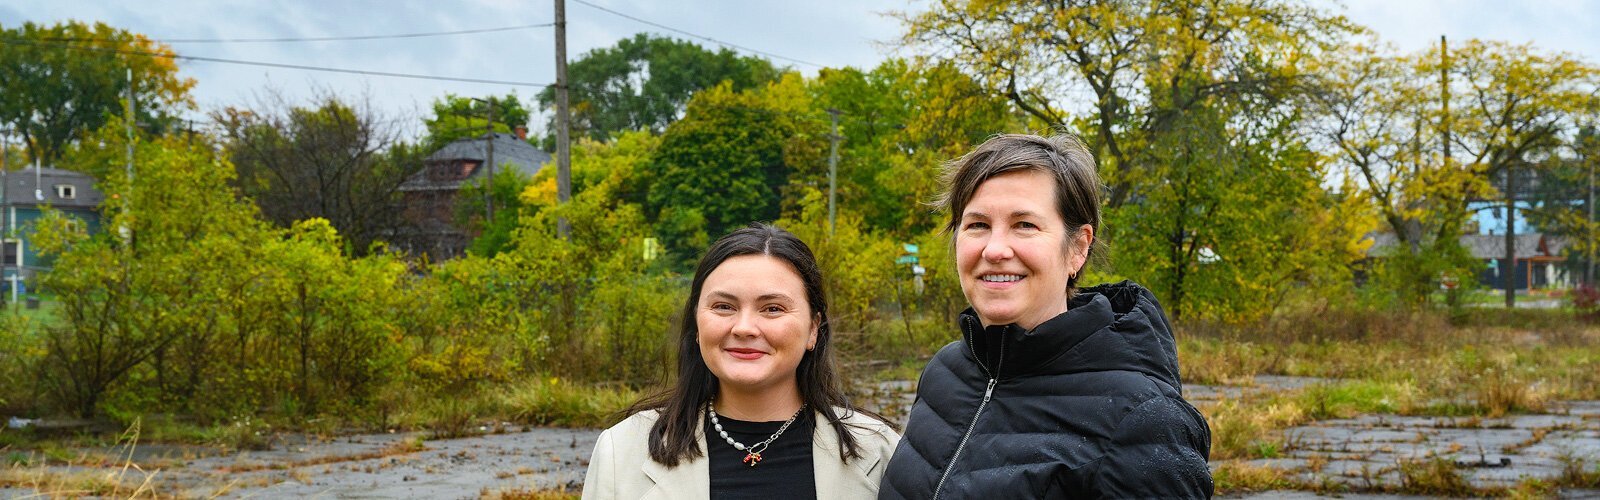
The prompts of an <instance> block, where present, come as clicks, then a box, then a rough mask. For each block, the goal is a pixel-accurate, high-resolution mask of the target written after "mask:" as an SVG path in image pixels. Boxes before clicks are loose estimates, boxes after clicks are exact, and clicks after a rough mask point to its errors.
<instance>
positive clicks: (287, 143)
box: [213, 92, 417, 255]
mask: <svg viewBox="0 0 1600 500" xmlns="http://www.w3.org/2000/svg"><path fill="white" fill-rule="evenodd" d="M254 108H255V109H242V108H232V107H230V108H225V109H223V110H221V111H218V112H216V113H214V114H213V118H215V119H216V120H217V122H218V123H220V124H221V125H222V129H223V137H224V146H223V147H224V151H225V152H226V153H227V156H228V159H229V160H230V162H231V163H232V164H233V166H234V168H235V169H237V175H236V176H234V177H233V184H234V185H235V186H236V187H237V189H238V190H239V192H240V193H242V194H244V195H245V196H247V197H249V198H250V199H252V200H254V201H255V202H256V205H257V206H259V207H260V208H261V215H262V216H264V217H265V218H266V219H267V220H269V221H271V222H273V223H274V224H277V225H278V226H279V227H282V228H289V227H291V226H293V225H294V224H295V223H297V222H300V221H305V220H310V219H313V218H321V219H326V220H328V221H329V222H331V223H332V224H333V226H334V227H335V228H337V229H338V230H339V231H340V232H341V233H342V235H343V238H342V239H343V240H346V241H348V242H349V244H350V245H351V247H352V248H351V249H350V250H351V251H352V252H353V253H355V254H358V255H364V254H365V253H366V252H367V249H368V247H369V246H370V245H371V244H372V242H374V241H377V240H379V239H381V238H383V237H384V235H385V234H389V233H391V232H393V230H395V229H396V228H398V227H400V226H401V225H402V224H404V221H403V220H402V219H401V218H400V215H399V214H400V210H398V207H399V203H400V192H399V188H400V183H401V182H403V181H404V180H405V178H406V175H407V174H409V173H410V170H411V167H412V166H413V165H414V164H415V162H416V160H417V158H416V157H415V156H414V155H415V152H414V151H413V150H412V149H411V148H409V147H407V146H404V145H402V144H401V142H400V134H399V131H398V129H397V128H396V127H394V126H392V125H388V123H389V122H387V121H386V120H384V119H383V118H382V117H380V116H378V115H377V114H376V113H375V112H373V111H372V110H371V109H370V108H367V107H365V106H362V105H351V104H348V103H346V102H345V101H344V100H342V99H340V98H339V97H337V96H334V95H332V94H328V93H322V94H321V95H318V96H317V97H316V98H315V103H314V105H312V106H297V105H294V104H291V103H289V102H288V101H287V100H286V99H285V98H284V97H283V96H282V95H281V94H278V93H275V92H271V93H269V94H268V96H267V97H265V98H263V99H261V100H260V101H259V102H258V103H257V105H256V106H254Z"/></svg>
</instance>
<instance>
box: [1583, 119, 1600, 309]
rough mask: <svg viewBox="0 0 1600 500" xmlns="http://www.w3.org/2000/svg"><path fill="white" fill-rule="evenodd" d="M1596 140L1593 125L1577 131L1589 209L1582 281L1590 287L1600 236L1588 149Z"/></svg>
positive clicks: (1584, 198)
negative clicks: (1585, 171)
mask: <svg viewBox="0 0 1600 500" xmlns="http://www.w3.org/2000/svg"><path fill="white" fill-rule="evenodd" d="M1597 142H1600V141H1597V138H1596V137H1595V129H1594V126H1593V125H1590V126H1587V127H1584V128H1583V129H1582V130H1580V131H1578V161H1582V162H1583V164H1584V165H1585V166H1587V167H1589V190H1588V191H1585V192H1584V196H1583V206H1584V208H1586V209H1588V211H1589V217H1588V218H1587V219H1584V220H1587V221H1589V227H1588V229H1589V230H1588V231H1585V232H1586V233H1589V243H1588V247H1589V251H1588V252H1585V253H1587V254H1588V257H1589V258H1588V259H1585V260H1586V262H1585V263H1584V266H1583V282H1584V284H1587V285H1589V286H1591V287H1592V286H1594V257H1595V245H1596V244H1600V237H1597V236H1596V235H1595V224H1594V164H1595V158H1594V157H1593V156H1592V155H1590V149H1591V148H1594V147H1595V146H1596V145H1597Z"/></svg>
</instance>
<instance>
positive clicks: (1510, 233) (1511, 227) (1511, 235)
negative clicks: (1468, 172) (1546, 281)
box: [1501, 158, 1533, 309]
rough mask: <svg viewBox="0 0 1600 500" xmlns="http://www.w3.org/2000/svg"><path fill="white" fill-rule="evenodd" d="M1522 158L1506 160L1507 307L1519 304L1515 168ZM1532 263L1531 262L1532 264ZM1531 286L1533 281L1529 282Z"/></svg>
mask: <svg viewBox="0 0 1600 500" xmlns="http://www.w3.org/2000/svg"><path fill="white" fill-rule="evenodd" d="M1519 161H1522V159H1521V158H1513V159H1511V160H1509V161H1507V162H1506V166H1505V174H1506V269H1505V274H1503V275H1501V276H1502V277H1504V278H1505V282H1506V309H1511V308H1513V307H1516V306H1517V219H1516V214H1517V171H1516V169H1515V168H1514V166H1515V165H1516V163H1517V162H1519ZM1530 265H1531V264H1530ZM1528 285H1529V286H1530V287H1531V286H1532V285H1533V283H1528Z"/></svg>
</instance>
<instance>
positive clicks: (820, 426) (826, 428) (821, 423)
mask: <svg viewBox="0 0 1600 500" xmlns="http://www.w3.org/2000/svg"><path fill="white" fill-rule="evenodd" d="M814 415H815V416H814V417H813V420H812V421H814V422H816V423H817V424H816V425H815V426H813V427H812V429H813V430H812V435H811V471H812V475H813V476H814V477H815V479H814V480H815V481H816V483H817V498H842V497H843V496H844V495H845V494H846V492H859V491H876V490H877V485H868V484H867V483H868V482H869V481H868V480H867V475H866V473H865V472H863V471H868V470H872V467H873V466H875V465H876V464H877V462H876V460H877V458H876V457H871V456H866V457H862V458H859V459H854V460H852V461H851V462H850V463H845V462H842V461H840V460H839V450H840V449H841V445H840V444H839V433H838V432H835V431H834V430H833V425H832V424H829V423H828V420H827V417H824V416H823V415H822V413H821V412H817V413H815V414H814ZM869 460H871V461H873V462H872V463H867V462H868V461H869ZM863 486H870V488H869V489H865V490H863V489H862V487H863Z"/></svg>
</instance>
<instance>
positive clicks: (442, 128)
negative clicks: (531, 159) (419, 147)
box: [423, 93, 529, 153]
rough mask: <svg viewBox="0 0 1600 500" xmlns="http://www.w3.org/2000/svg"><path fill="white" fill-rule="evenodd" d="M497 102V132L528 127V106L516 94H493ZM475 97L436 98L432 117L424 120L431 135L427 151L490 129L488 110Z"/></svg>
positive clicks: (493, 99) (495, 109) (507, 131)
mask: <svg viewBox="0 0 1600 500" xmlns="http://www.w3.org/2000/svg"><path fill="white" fill-rule="evenodd" d="M488 100H489V101H490V102H493V103H494V131H495V132H500V133H511V132H512V131H514V130H516V128H517V127H526V126H528V117H529V113H528V108H527V107H526V106H524V105H523V104H522V99H521V98H519V97H517V94H516V93H511V94H506V95H504V96H499V97H495V96H490V97H489V98H488ZM486 106H487V105H486V104H484V103H482V102H479V101H478V100H477V99H475V98H472V97H463V96H458V95H455V94H445V96H444V97H443V98H439V99H435V100H434V101H433V116H432V117H430V118H428V119H426V120H424V121H423V125H424V126H425V127H426V128H427V130H428V137H427V139H425V140H424V141H423V144H424V146H425V148H424V149H426V150H427V151H428V152H430V153H431V152H433V151H437V150H439V148H442V147H444V146H445V145H446V144H450V143H451V142H454V141H457V140H460V139H466V138H472V137H482V136H483V134H484V133H485V132H488V126H487V125H488V120H489V109H488V108H487V107H486Z"/></svg>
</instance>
